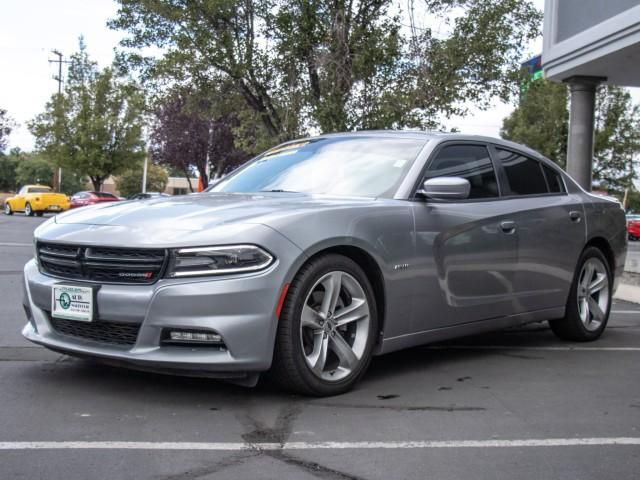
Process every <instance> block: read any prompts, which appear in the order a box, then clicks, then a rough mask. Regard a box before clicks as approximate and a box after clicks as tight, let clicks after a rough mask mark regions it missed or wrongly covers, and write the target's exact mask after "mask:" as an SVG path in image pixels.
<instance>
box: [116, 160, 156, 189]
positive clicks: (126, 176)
mask: <svg viewBox="0 0 640 480" xmlns="http://www.w3.org/2000/svg"><path fill="white" fill-rule="evenodd" d="M147 167H148V168H147V185H146V187H147V188H146V190H147V191H148V192H164V190H165V188H167V182H168V181H169V176H168V175H167V171H166V170H165V169H164V168H162V167H160V166H158V165H154V164H153V163H150V164H149V165H148V166H147ZM143 169H144V167H143V165H142V164H141V163H139V164H136V166H135V167H134V168H130V169H128V170H126V171H125V172H124V173H122V175H120V176H118V177H117V178H116V185H117V186H118V191H119V192H120V195H122V196H123V197H128V196H130V195H133V194H135V193H139V192H140V191H141V187H142V176H143Z"/></svg>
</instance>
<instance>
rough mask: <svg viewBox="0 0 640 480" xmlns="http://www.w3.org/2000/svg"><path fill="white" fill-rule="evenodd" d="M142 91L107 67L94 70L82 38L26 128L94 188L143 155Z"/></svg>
mask: <svg viewBox="0 0 640 480" xmlns="http://www.w3.org/2000/svg"><path fill="white" fill-rule="evenodd" d="M143 109H144V96H143V94H142V92H141V91H140V90H139V89H138V88H137V87H136V86H135V85H134V84H133V83H132V82H131V81H128V80H126V79H123V78H119V77H117V76H116V74H115V72H114V70H113V69H112V68H105V69H104V70H101V71H100V70H98V68H97V66H96V64H95V62H92V61H91V60H90V59H89V57H88V55H87V52H86V48H85V45H84V42H83V40H82V38H81V39H80V49H79V51H78V52H77V53H76V54H74V55H73V56H72V57H71V64H70V66H69V72H68V79H67V83H66V87H65V90H64V93H63V94H61V95H57V94H56V95H54V96H53V97H52V99H51V100H50V101H49V102H48V103H47V105H46V109H45V111H44V112H43V113H41V114H40V115H38V116H37V117H36V118H35V119H34V120H33V121H32V122H31V123H30V124H29V128H30V130H31V132H32V133H33V135H34V136H35V137H36V147H37V148H38V149H39V150H40V151H42V152H44V153H46V155H47V157H49V158H51V159H52V161H53V162H54V163H55V164H56V165H57V166H61V167H64V168H69V169H71V170H72V171H74V172H77V173H78V174H80V175H83V176H87V177H89V178H90V179H91V182H92V183H93V188H94V189H95V190H100V188H101V186H102V183H103V182H104V180H105V179H106V178H107V177H108V176H110V175H114V174H118V173H120V172H122V171H123V170H125V169H126V168H127V167H128V166H130V165H131V164H132V163H134V162H136V161H139V160H140V159H141V158H143V157H144V144H143V142H142V138H141V134H142V123H143V121H142V120H143V119H142V114H143Z"/></svg>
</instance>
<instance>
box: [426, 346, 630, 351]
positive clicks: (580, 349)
mask: <svg viewBox="0 0 640 480" xmlns="http://www.w3.org/2000/svg"><path fill="white" fill-rule="evenodd" d="M423 348H427V349H429V350H539V351H548V352H592V351H593V352H640V347H572V346H567V347H544V346H539V347H535V346H527V345H427V346H425V347H423Z"/></svg>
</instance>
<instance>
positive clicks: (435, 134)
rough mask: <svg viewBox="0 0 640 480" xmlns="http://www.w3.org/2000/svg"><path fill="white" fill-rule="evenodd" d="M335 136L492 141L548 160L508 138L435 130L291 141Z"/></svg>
mask: <svg viewBox="0 0 640 480" xmlns="http://www.w3.org/2000/svg"><path fill="white" fill-rule="evenodd" d="M335 137H402V138H414V139H416V140H419V139H422V140H425V141H429V140H438V142H439V143H440V142H446V141H467V142H484V143H493V144H496V145H501V146H504V147H507V148H512V149H515V150H519V151H521V152H523V153H526V154H528V155H531V156H534V157H536V158H538V159H540V158H544V159H546V160H549V159H547V158H546V157H545V156H544V155H542V154H540V153H539V152H536V151H535V150H533V149H531V148H529V147H527V146H526V145H522V144H520V143H516V142H511V141H509V140H504V139H502V138H496V137H489V136H484V135H469V134H465V133H456V132H441V131H435V130H358V131H355V132H344V133H327V134H323V135H318V136H315V137H308V138H299V139H297V140H293V142H299V141H304V140H308V139H310V138H335ZM549 161H550V160H549Z"/></svg>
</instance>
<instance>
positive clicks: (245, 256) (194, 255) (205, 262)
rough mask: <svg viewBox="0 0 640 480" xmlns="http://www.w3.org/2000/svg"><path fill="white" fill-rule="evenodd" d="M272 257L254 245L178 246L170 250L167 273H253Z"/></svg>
mask: <svg viewBox="0 0 640 480" xmlns="http://www.w3.org/2000/svg"><path fill="white" fill-rule="evenodd" d="M273 260H274V258H273V256H272V255H270V254H269V253H268V252H266V251H265V250H263V249H262V248H260V247H257V246H255V245H228V246H221V247H198V248H180V249H178V250H173V251H172V252H171V260H170V262H169V269H168V271H167V276H168V277H171V278H176V277H195V276H201V275H225V274H229V273H244V272H256V271H258V270H263V269H265V268H267V267H268V266H269V265H271V264H272V263H273Z"/></svg>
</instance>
